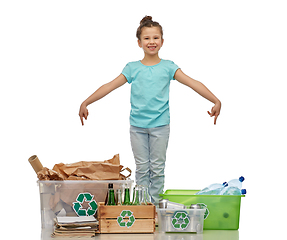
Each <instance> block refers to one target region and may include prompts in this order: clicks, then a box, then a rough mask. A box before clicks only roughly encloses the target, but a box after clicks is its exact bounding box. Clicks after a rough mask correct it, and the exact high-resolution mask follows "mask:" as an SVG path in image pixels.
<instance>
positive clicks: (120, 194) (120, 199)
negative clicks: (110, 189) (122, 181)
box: [117, 188, 122, 205]
mask: <svg viewBox="0 0 287 240" xmlns="http://www.w3.org/2000/svg"><path fill="white" fill-rule="evenodd" d="M117 205H122V191H121V189H120V188H119V189H117Z"/></svg>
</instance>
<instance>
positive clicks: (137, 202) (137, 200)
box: [132, 185, 141, 205]
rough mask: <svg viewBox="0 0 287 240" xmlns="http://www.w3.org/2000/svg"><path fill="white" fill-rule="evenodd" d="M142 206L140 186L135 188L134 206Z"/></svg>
mask: <svg viewBox="0 0 287 240" xmlns="http://www.w3.org/2000/svg"><path fill="white" fill-rule="evenodd" d="M140 204H141V189H140V186H139V185H136V186H135V187H134V196H133V203H132V205H140Z"/></svg>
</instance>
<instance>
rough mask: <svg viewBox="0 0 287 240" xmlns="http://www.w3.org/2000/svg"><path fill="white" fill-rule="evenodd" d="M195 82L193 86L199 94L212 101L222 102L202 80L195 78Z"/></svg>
mask: <svg viewBox="0 0 287 240" xmlns="http://www.w3.org/2000/svg"><path fill="white" fill-rule="evenodd" d="M193 81H194V82H193V84H192V86H189V87H191V88H192V89H193V90H194V91H196V92H197V93H198V94H199V95H201V96H202V97H204V98H206V99H207V100H209V101H210V102H212V103H214V104H215V103H217V102H220V101H219V99H218V98H217V97H216V96H215V95H214V94H213V93H212V92H211V91H210V90H209V89H208V88H207V87H206V86H205V85H204V84H203V83H201V82H199V81H196V80H193Z"/></svg>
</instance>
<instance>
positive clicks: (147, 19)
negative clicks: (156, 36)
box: [137, 16, 163, 40]
mask: <svg viewBox="0 0 287 240" xmlns="http://www.w3.org/2000/svg"><path fill="white" fill-rule="evenodd" d="M144 27H159V29H160V33H161V37H162V36H163V31H162V26H161V25H160V24H159V23H158V22H155V21H153V20H152V17H151V16H145V17H144V18H143V19H142V20H141V21H140V26H139V27H138V29H137V38H138V40H141V33H142V29H143V28H144Z"/></svg>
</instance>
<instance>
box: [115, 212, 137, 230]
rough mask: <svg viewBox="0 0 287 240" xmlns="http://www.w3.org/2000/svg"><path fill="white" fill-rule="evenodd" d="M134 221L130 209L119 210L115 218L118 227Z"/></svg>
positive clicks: (130, 224)
mask: <svg viewBox="0 0 287 240" xmlns="http://www.w3.org/2000/svg"><path fill="white" fill-rule="evenodd" d="M127 217H128V219H129V220H128V221H125V218H127ZM135 221H136V219H135V217H134V215H133V212H131V211H130V210H123V211H122V212H121V215H120V216H118V218H117V222H118V224H119V226H120V227H127V228H129V227H131V226H132V225H133V224H134V222H135Z"/></svg>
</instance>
